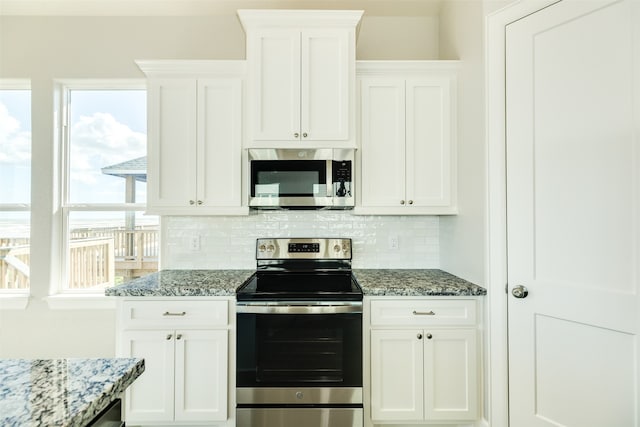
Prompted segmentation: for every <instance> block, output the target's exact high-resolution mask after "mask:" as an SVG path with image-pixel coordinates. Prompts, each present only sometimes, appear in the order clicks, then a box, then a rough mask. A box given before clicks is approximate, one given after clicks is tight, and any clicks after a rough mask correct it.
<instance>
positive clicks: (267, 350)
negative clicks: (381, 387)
mask: <svg viewBox="0 0 640 427" xmlns="http://www.w3.org/2000/svg"><path fill="white" fill-rule="evenodd" d="M237 309H238V311H237V331H238V333H237V372H236V384H237V387H238V393H239V394H243V395H246V396H251V395H253V396H256V395H258V394H260V389H265V390H266V389H273V388H282V387H286V388H290V389H295V390H305V389H309V390H313V389H318V388H323V389H330V388H342V389H343V392H345V391H347V390H350V389H359V390H360V394H361V388H362V306H361V303H360V304H358V303H347V305H345V306H336V305H330V306H311V307H306V306H275V307H274V306H256V305H241V304H239V305H238V307H237ZM241 389H244V390H242V391H241ZM268 394H269V395H270V396H275V395H274V394H272V393H268ZM292 398H293V399H294V400H293V401H292V402H290V403H303V404H304V403H328V402H310V401H306V399H302V400H300V399H301V398H300V395H298V398H297V400H295V399H296V398H295V396H294V397H292ZM351 399H353V398H349V400H351ZM243 400H244V399H243ZM252 400H253V398H252ZM238 403H241V402H240V401H238ZM243 403H258V402H243ZM260 403H285V402H264V401H263V402H260ZM345 403H347V402H345ZM349 403H350V402H349Z"/></svg>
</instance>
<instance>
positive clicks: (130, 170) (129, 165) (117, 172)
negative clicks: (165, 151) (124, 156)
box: [102, 156, 147, 182]
mask: <svg viewBox="0 0 640 427" xmlns="http://www.w3.org/2000/svg"><path fill="white" fill-rule="evenodd" d="M102 173H103V174H105V175H112V176H119V177H120V178H126V177H128V176H133V177H134V179H135V180H136V181H140V182H147V156H143V157H138V158H137V159H131V160H127V161H126V162H122V163H117V164H115V165H111V166H105V167H103V168H102Z"/></svg>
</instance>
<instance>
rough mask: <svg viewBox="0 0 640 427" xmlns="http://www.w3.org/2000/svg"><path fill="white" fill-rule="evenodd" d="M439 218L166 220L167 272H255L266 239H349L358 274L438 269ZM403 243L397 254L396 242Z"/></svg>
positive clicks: (322, 214) (262, 215) (295, 214)
mask: <svg viewBox="0 0 640 427" xmlns="http://www.w3.org/2000/svg"><path fill="white" fill-rule="evenodd" d="M438 221H439V220H438V217H437V216H359V215H352V214H351V213H349V212H346V211H345V212H338V211H274V212H271V211H262V212H258V213H252V214H251V215H249V216H244V217H243V216H229V217H218V216H215V217H213V216H211V217H184V216H165V217H162V221H161V227H162V242H161V245H162V247H161V249H162V250H161V254H162V255H161V267H162V268H163V269H249V270H250V269H253V268H255V264H256V261H255V241H256V239H257V238H260V237H349V238H351V239H352V240H353V268H438V267H439V264H440V254H439V236H438V233H439V224H438ZM396 238H397V248H394V245H393V243H394V242H393V241H394V240H396Z"/></svg>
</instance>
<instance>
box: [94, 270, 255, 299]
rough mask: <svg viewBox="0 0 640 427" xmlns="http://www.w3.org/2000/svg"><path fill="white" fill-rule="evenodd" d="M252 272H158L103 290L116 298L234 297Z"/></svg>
mask: <svg viewBox="0 0 640 427" xmlns="http://www.w3.org/2000/svg"><path fill="white" fill-rule="evenodd" d="M253 273H254V271H253V270H162V271H158V272H157V273H153V274H149V275H147V276H143V277H140V278H138V279H134V280H132V281H130V282H126V283H123V284H122V285H118V286H113V287H111V288H107V289H105V295H107V296H118V297H192V296H209V297H221V296H235V294H236V288H237V287H238V286H240V285H241V284H242V283H244V281H245V280H247V279H248V278H249V277H250V276H251V275H252V274H253Z"/></svg>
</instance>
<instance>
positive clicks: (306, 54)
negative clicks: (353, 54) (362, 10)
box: [300, 29, 354, 142]
mask: <svg viewBox="0 0 640 427" xmlns="http://www.w3.org/2000/svg"><path fill="white" fill-rule="evenodd" d="M349 58H350V52H349V32H348V31H345V30H327V29H321V30H315V31H314V30H305V31H303V32H302V38H301V76H302V78H301V84H302V86H301V90H300V96H301V99H300V106H301V113H300V116H301V117H300V119H301V126H300V130H301V139H302V141H303V142H304V141H335V140H347V139H349V118H350V115H349V100H350V99H351V90H352V85H351V84H350V81H351V79H352V78H351V74H353V73H354V70H353V66H351V67H350V66H349V63H350V62H349Z"/></svg>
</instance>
